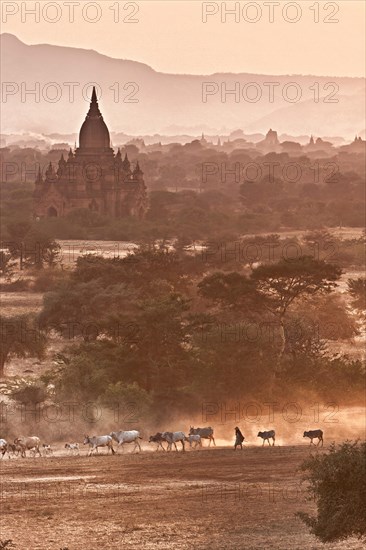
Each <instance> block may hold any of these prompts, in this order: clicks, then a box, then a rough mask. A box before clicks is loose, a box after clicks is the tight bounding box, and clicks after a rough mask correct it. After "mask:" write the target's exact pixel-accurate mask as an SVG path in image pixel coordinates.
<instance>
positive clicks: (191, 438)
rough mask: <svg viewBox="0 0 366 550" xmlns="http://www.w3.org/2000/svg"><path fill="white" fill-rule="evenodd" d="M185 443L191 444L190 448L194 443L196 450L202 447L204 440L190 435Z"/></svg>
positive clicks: (196, 435) (198, 436) (195, 435)
mask: <svg viewBox="0 0 366 550" xmlns="http://www.w3.org/2000/svg"><path fill="white" fill-rule="evenodd" d="M185 441H188V442H189V446H190V447H192V443H194V448H196V447H197V446H198V447H202V439H201V436H200V435H198V434H190V435H189V436H188V437H186V438H185Z"/></svg>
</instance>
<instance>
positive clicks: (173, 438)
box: [161, 432, 186, 451]
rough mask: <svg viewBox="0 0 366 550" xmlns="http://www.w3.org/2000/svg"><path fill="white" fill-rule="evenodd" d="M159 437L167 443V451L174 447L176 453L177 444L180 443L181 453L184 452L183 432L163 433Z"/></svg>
mask: <svg viewBox="0 0 366 550" xmlns="http://www.w3.org/2000/svg"><path fill="white" fill-rule="evenodd" d="M161 437H162V438H163V439H164V440H165V441H166V442H167V443H168V448H167V451H171V450H172V445H174V447H175V450H176V451H178V447H177V442H178V441H180V442H181V444H182V451H185V447H184V441H185V438H186V436H185V435H184V433H183V432H163V433H162V434H161Z"/></svg>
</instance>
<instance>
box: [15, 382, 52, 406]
mask: <svg viewBox="0 0 366 550" xmlns="http://www.w3.org/2000/svg"><path fill="white" fill-rule="evenodd" d="M11 397H12V398H13V399H15V400H16V401H18V402H19V403H43V402H44V401H45V400H46V399H47V391H46V388H45V386H44V385H43V384H42V383H32V384H26V383H23V384H22V385H21V386H19V387H18V388H17V389H15V390H14V391H13V392H12V395H11Z"/></svg>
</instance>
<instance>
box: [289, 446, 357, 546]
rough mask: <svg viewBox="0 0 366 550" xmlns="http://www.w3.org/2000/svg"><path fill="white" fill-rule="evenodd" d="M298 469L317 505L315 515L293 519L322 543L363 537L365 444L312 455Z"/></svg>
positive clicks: (340, 447)
mask: <svg viewBox="0 0 366 550" xmlns="http://www.w3.org/2000/svg"><path fill="white" fill-rule="evenodd" d="M301 469H302V470H303V471H305V472H306V474H305V476H304V479H305V480H306V481H308V482H309V484H310V486H309V492H310V493H311V495H312V497H313V498H314V497H315V501H316V502H317V508H318V515H317V517H311V516H309V515H308V514H305V513H303V512H298V513H297V516H298V517H300V519H302V521H304V523H306V525H308V526H309V527H310V529H311V532H312V533H313V534H314V535H315V536H316V537H318V538H319V539H320V540H321V541H322V542H334V541H338V540H343V539H345V538H347V537H350V536H353V535H356V536H358V537H360V538H363V537H365V536H366V514H365V510H366V443H361V444H359V443H358V442H357V441H356V442H355V443H352V442H350V441H346V442H344V443H342V444H341V445H338V446H336V445H335V444H334V443H333V444H332V445H331V447H330V452H329V454H327V455H315V456H312V457H311V458H309V459H308V460H306V461H305V462H304V463H303V464H302V466H301Z"/></svg>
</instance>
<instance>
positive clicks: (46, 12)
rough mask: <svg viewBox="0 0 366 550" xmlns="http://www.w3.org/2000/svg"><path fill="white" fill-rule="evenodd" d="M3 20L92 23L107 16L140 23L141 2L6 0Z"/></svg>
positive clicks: (3, 7) (117, 21) (1, 4)
mask: <svg viewBox="0 0 366 550" xmlns="http://www.w3.org/2000/svg"><path fill="white" fill-rule="evenodd" d="M0 6H1V21H2V23H3V24H6V23H10V22H15V21H16V22H20V23H23V24H33V23H49V24H53V25H54V24H56V23H59V22H61V23H75V24H77V23H81V22H85V23H90V24H96V23H99V22H100V21H101V20H103V19H106V20H107V21H109V22H111V23H135V24H136V23H139V21H140V20H139V12H140V3H138V2H121V1H119V0H118V1H115V2H108V1H102V2H88V1H82V2H75V1H67V2H62V1H57V2H45V1H42V2H31V1H29V0H27V1H24V2H20V1H12V2H11V1H10V2H9V1H3V2H1V3H0Z"/></svg>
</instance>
